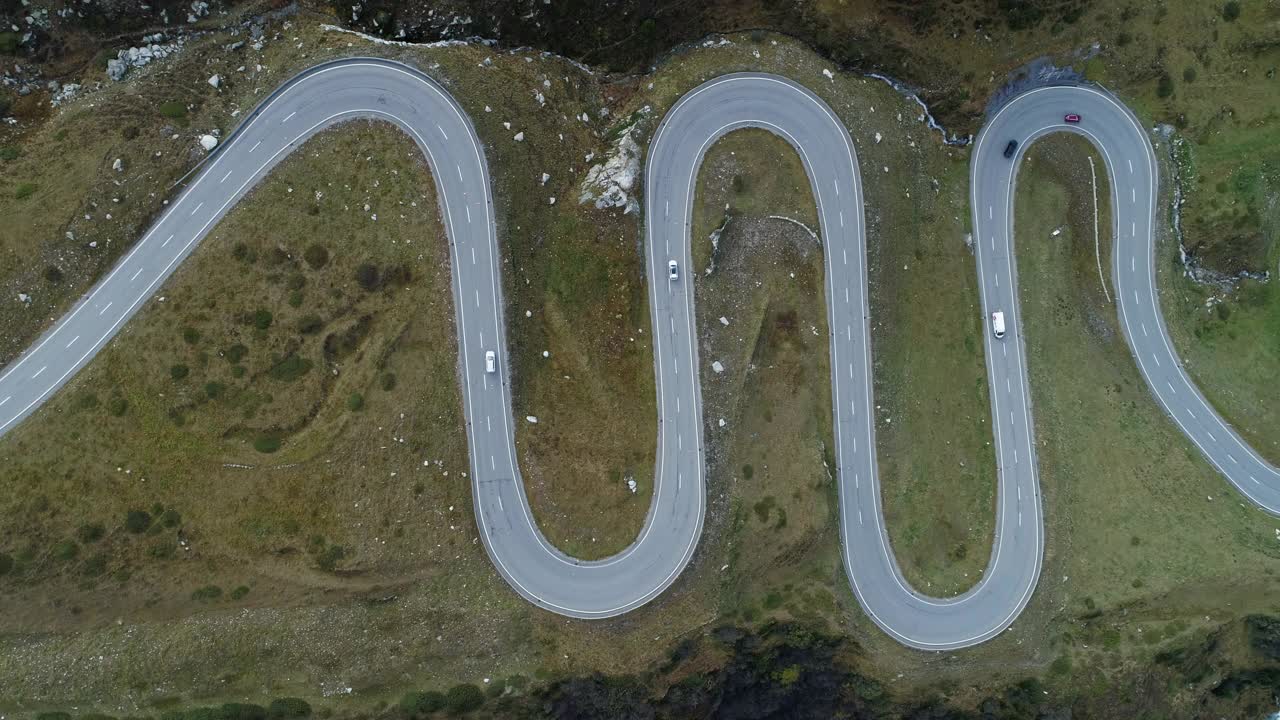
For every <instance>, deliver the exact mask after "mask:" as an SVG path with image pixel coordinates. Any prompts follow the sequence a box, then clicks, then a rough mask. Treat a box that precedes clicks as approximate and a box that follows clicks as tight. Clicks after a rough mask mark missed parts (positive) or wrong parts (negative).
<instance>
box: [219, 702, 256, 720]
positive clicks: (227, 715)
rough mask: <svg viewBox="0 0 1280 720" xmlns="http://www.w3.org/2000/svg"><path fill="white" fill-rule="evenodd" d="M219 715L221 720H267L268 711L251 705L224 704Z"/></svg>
mask: <svg viewBox="0 0 1280 720" xmlns="http://www.w3.org/2000/svg"><path fill="white" fill-rule="evenodd" d="M218 715H219V718H220V720H266V719H267V709H266V708H264V707H262V706H261V705H252V704H250V703H224V704H223V706H222V707H220V708H218Z"/></svg>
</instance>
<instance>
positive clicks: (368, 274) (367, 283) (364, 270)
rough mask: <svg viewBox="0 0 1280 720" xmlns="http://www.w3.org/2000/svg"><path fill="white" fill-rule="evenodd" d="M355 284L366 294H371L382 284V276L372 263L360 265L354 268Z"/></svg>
mask: <svg viewBox="0 0 1280 720" xmlns="http://www.w3.org/2000/svg"><path fill="white" fill-rule="evenodd" d="M356 282H357V283H359V284H360V287H362V288H364V289H365V290H366V291H368V292H373V291H374V290H377V289H378V286H379V285H381V284H382V276H381V274H380V273H379V272H378V266H377V265H374V264H373V263H362V264H361V265H360V267H358V268H356Z"/></svg>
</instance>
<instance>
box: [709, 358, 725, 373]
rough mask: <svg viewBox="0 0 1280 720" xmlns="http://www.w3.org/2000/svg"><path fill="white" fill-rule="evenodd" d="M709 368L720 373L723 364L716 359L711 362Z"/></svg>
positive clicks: (722, 369) (722, 370)
mask: <svg viewBox="0 0 1280 720" xmlns="http://www.w3.org/2000/svg"><path fill="white" fill-rule="evenodd" d="M711 369H712V370H715V371H716V372H717V373H722V372H724V365H721V364H720V361H719V360H716V361H715V362H713V363H711Z"/></svg>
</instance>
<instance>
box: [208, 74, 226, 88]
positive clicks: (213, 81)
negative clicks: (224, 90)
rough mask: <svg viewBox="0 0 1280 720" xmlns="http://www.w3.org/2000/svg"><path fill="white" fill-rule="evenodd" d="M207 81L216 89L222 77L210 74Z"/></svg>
mask: <svg viewBox="0 0 1280 720" xmlns="http://www.w3.org/2000/svg"><path fill="white" fill-rule="evenodd" d="M207 82H208V83H209V84H210V85H212V86H213V87H214V88H215V89H216V88H217V87H218V86H219V85H221V84H222V78H221V77H219V76H217V75H213V76H210V78H209V79H208V81H207Z"/></svg>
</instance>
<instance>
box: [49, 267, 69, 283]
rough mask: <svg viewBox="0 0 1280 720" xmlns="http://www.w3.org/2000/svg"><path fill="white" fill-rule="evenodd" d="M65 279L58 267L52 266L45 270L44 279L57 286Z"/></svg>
mask: <svg viewBox="0 0 1280 720" xmlns="http://www.w3.org/2000/svg"><path fill="white" fill-rule="evenodd" d="M63 277H64V276H63V274H62V268H60V267H58V266H57V265H50V266H49V267H47V268H45V269H44V279H45V280H46V281H48V282H51V283H53V284H55V285H56V284H58V283H60V282H62V279H63Z"/></svg>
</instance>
